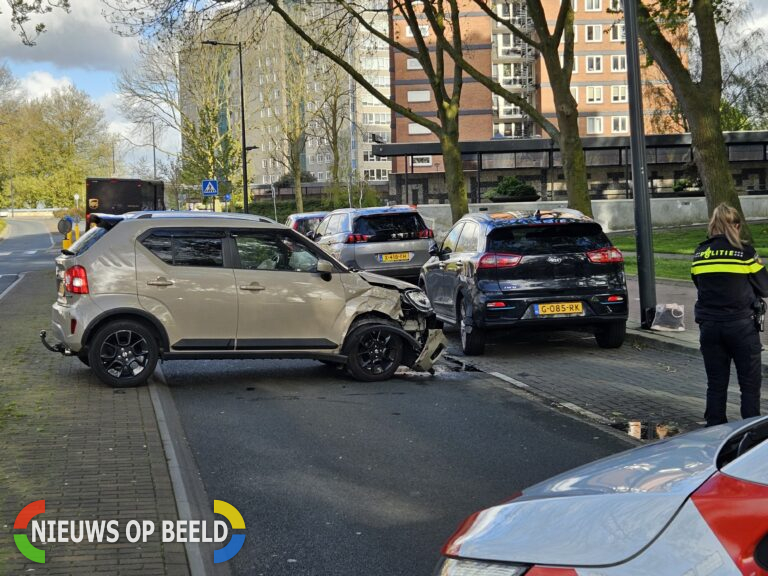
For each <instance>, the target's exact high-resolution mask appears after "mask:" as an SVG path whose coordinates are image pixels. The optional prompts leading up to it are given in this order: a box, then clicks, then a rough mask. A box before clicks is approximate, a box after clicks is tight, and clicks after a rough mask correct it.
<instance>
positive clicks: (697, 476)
mask: <svg viewBox="0 0 768 576" xmlns="http://www.w3.org/2000/svg"><path fill="white" fill-rule="evenodd" d="M749 424H752V423H749ZM743 427H745V424H744V421H741V422H734V423H731V424H726V425H723V426H716V427H713V428H707V429H704V430H699V431H696V432H691V433H689V434H683V435H681V436H677V437H675V438H672V439H669V440H665V441H662V442H657V443H655V444H651V445H648V446H642V447H640V448H636V449H634V450H630V451H627V452H622V453H620V454H617V455H614V456H610V457H608V458H605V459H603V460H599V461H597V462H594V463H592V464H587V465H586V466H582V467H580V468H577V469H575V470H571V471H569V472H566V473H565V474H561V475H559V476H556V477H554V478H551V479H549V480H547V481H545V482H542V483H540V484H536V485H535V486H532V487H531V488H528V489H527V490H525V491H523V493H522V495H521V496H520V497H519V498H517V499H515V500H514V501H512V502H510V503H507V504H503V505H501V506H495V507H493V508H488V509H487V510H484V511H482V512H480V513H479V514H478V515H477V517H476V518H474V520H473V521H472V522H471V523H470V524H469V525H467V524H465V526H464V527H463V528H462V530H460V531H459V532H458V533H457V534H456V535H454V537H453V539H452V540H451V541H449V542H448V544H446V547H445V553H446V554H447V555H449V556H458V557H462V558H473V559H477V560H496V561H505V562H520V563H524V564H553V565H563V566H601V565H608V564H616V563H620V562H623V561H625V560H627V559H628V558H630V557H632V556H633V555H635V554H637V553H638V552H640V551H641V550H642V549H643V548H645V547H646V546H647V545H648V544H649V543H651V542H652V541H653V540H654V538H656V536H657V535H658V534H659V533H661V532H662V531H663V530H664V529H665V527H666V526H667V524H668V523H669V522H670V521H671V520H672V518H674V516H675V514H676V513H677V511H678V510H679V509H680V507H681V506H682V505H683V504H684V503H685V501H686V500H687V499H688V497H689V496H690V494H691V493H692V492H694V491H695V490H696V489H697V488H698V487H699V486H701V484H703V483H704V482H705V481H706V480H707V478H709V477H710V476H711V475H712V474H713V473H714V472H715V471H716V469H717V468H716V458H717V454H718V453H719V450H720V448H721V446H722V444H723V443H724V442H725V441H726V440H727V439H728V437H730V436H731V435H732V434H733V433H734V432H736V431H738V430H739V429H741V428H743Z"/></svg>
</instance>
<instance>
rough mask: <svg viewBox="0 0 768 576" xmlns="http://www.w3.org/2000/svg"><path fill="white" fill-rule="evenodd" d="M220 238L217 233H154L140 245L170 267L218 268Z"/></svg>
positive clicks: (220, 248)
mask: <svg viewBox="0 0 768 576" xmlns="http://www.w3.org/2000/svg"><path fill="white" fill-rule="evenodd" d="M223 238H224V233H223V232H222V231H220V230H195V231H191V230H156V231H154V232H152V233H151V234H149V235H148V236H145V237H144V238H143V239H142V240H141V244H142V245H143V246H144V247H145V248H147V250H149V251H150V252H152V253H153V254H154V255H155V256H157V257H158V258H159V259H160V260H162V261H163V262H165V263H166V264H171V265H172V266H203V267H221V266H223V265H224V256H223V249H222V242H223Z"/></svg>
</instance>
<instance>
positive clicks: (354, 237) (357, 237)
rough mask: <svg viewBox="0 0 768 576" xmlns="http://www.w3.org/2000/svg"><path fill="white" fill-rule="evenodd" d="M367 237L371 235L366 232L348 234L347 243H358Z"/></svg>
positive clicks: (364, 240)
mask: <svg viewBox="0 0 768 576" xmlns="http://www.w3.org/2000/svg"><path fill="white" fill-rule="evenodd" d="M369 238H371V237H370V236H368V235H366V234H350V235H349V236H347V244H358V243H359V242H368V239H369Z"/></svg>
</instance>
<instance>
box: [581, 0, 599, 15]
mask: <svg viewBox="0 0 768 576" xmlns="http://www.w3.org/2000/svg"><path fill="white" fill-rule="evenodd" d="M602 9H603V6H602V0H584V10H585V11H586V12H600V11H601V10H602Z"/></svg>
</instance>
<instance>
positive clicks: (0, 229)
mask: <svg viewBox="0 0 768 576" xmlns="http://www.w3.org/2000/svg"><path fill="white" fill-rule="evenodd" d="M3 228H5V221H4V220H0V233H2V231H3Z"/></svg>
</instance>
